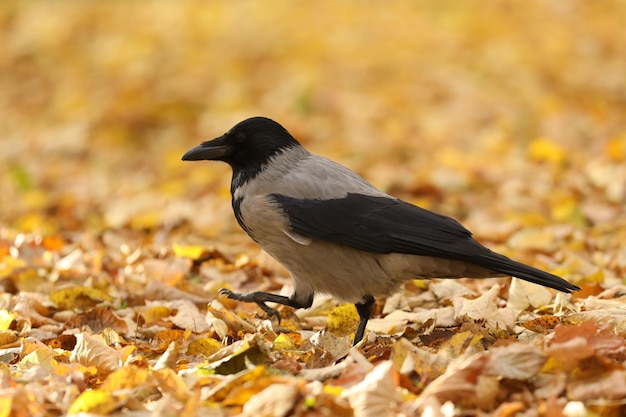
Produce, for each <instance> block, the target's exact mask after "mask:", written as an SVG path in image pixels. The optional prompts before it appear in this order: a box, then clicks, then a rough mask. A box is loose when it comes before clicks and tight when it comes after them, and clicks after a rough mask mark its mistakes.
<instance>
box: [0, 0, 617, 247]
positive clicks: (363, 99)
mask: <svg viewBox="0 0 626 417" xmlns="http://www.w3.org/2000/svg"><path fill="white" fill-rule="evenodd" d="M625 21H626V2H623V1H597V2H587V1H568V2H550V1H538V0H534V1H526V2H515V1H493V2H480V1H468V2H441V1H438V0H425V1H393V2H382V1H365V2H363V1H338V2H287V1H278V0H270V1H262V2H261V1H242V2H230V1H211V2H205V1H189V0H184V1H176V2H173V1H172V2H165V1H162V2H147V1H128V2H122V1H117V2H95V1H93V2H89V1H54V2H16V1H5V2H2V3H1V4H0V45H2V47H1V48H0V72H1V76H0V146H1V149H2V152H1V153H0V201H1V203H0V221H1V223H0V226H1V227H4V228H5V230H7V229H11V230H18V231H38V232H41V233H48V232H55V231H60V230H83V229H94V230H99V229H101V228H106V227H125V226H131V227H138V228H143V227H147V228H153V227H160V226H162V225H176V224H180V223H181V222H189V223H190V224H191V225H192V226H194V227H195V228H196V230H197V231H198V232H199V233H202V234H207V235H210V236H216V235H218V234H220V233H229V232H231V231H234V230H236V229H237V227H236V224H235V222H234V219H233V217H232V214H231V211H230V205H229V203H228V197H229V196H228V185H229V181H230V172H229V170H228V168H227V167H226V166H221V165H219V164H209V163H183V162H181V161H180V156H181V155H182V153H183V152H184V151H185V150H187V149H188V148H189V147H191V146H194V145H195V144H197V143H199V142H200V141H203V140H208V139H211V138H213V137H215V136H218V135H220V134H222V133H223V132H224V131H226V130H227V129H229V128H230V127H231V126H232V125H233V124H234V123H236V122H238V121H240V120H242V119H244V118H246V117H250V116H255V115H263V116H267V117H271V118H273V119H275V120H277V121H278V122H280V123H282V124H283V125H284V126H285V127H286V128H287V129H288V130H290V131H291V132H292V134H294V136H296V138H298V139H299V140H301V141H302V142H303V143H304V144H305V145H306V146H307V147H308V148H309V149H310V150H312V151H314V152H316V153H320V154H323V155H325V156H328V157H330V158H332V159H335V160H338V161H339V162H342V163H343V164H345V165H347V166H349V167H350V168H352V169H354V170H356V171H357V172H359V173H361V174H362V175H364V176H365V177H366V178H367V179H369V180H370V181H371V182H373V183H374V184H375V185H377V186H379V187H381V188H383V189H385V190H387V191H389V192H391V193H394V194H395V195H398V196H400V197H403V198H406V199H408V200H410V201H413V202H415V203H419V204H421V205H424V206H426V207H429V208H433V209H437V210H439V211H443V212H445V213H447V214H449V215H454V216H456V217H458V218H461V219H465V220H467V221H468V222H469V225H470V226H472V227H473V228H474V229H476V228H477V229H478V230H477V231H478V232H481V230H484V231H485V232H487V231H489V230H490V229H489V227H488V222H486V220H488V219H492V218H497V219H499V220H498V221H499V222H513V223H514V224H521V223H524V224H542V223H548V222H563V223H570V224H574V225H576V226H577V227H584V226H588V225H590V224H591V225H593V224H599V223H602V222H612V221H615V220H616V219H619V218H621V217H622V214H623V202H624V200H623V199H624V197H625V195H626V191H625V190H626V173H625V171H624V170H625V169H624V162H625V160H626V126H625V120H626V119H625V116H624V115H625V114H626V76H625V75H626V31H625V30H624V22H625ZM527 213H533V215H532V216H529V215H528V214H527ZM515 222H517V223H515Z"/></svg>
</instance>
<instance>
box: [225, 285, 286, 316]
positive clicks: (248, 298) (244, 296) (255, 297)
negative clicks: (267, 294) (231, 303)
mask: <svg viewBox="0 0 626 417" xmlns="http://www.w3.org/2000/svg"><path fill="white" fill-rule="evenodd" d="M219 294H220V295H223V296H224V297H227V298H230V299H231V300H237V301H245V302H252V303H255V304H256V305H258V306H259V307H261V309H262V310H263V311H265V314H267V315H268V317H269V318H270V319H271V318H272V317H276V320H277V321H278V323H279V324H280V321H281V317H280V313H279V312H278V311H277V310H275V309H273V308H271V307H268V305H267V304H265V300H264V299H263V297H260V296H259V294H263V293H256V292H251V293H236V292H233V291H231V290H229V289H228V288H220V290H219Z"/></svg>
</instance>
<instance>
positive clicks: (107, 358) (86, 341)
mask: <svg viewBox="0 0 626 417" xmlns="http://www.w3.org/2000/svg"><path fill="white" fill-rule="evenodd" d="M70 360H71V361H75V362H79V363H81V364H83V365H85V366H95V367H96V368H97V369H98V372H100V373H102V374H105V375H107V374H110V373H111V372H113V371H115V370H116V369H118V368H119V367H120V363H121V355H120V354H119V352H118V351H116V350H115V349H113V348H111V347H109V346H107V345H106V344H105V343H104V341H103V340H102V338H101V337H100V336H97V335H92V334H90V333H78V334H77V335H76V345H75V346H74V350H72V353H71V355H70Z"/></svg>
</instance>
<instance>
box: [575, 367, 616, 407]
mask: <svg viewBox="0 0 626 417" xmlns="http://www.w3.org/2000/svg"><path fill="white" fill-rule="evenodd" d="M567 396H568V398H570V399H572V400H574V401H590V400H592V401H597V400H622V401H623V400H624V398H626V371H624V370H623V369H616V370H613V371H609V372H603V373H599V374H595V375H592V376H590V377H583V378H577V379H575V380H573V381H571V382H570V383H569V384H567Z"/></svg>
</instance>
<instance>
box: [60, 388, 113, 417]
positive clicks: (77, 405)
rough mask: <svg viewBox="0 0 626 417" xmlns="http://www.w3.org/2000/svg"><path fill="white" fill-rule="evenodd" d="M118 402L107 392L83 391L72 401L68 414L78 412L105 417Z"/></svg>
mask: <svg viewBox="0 0 626 417" xmlns="http://www.w3.org/2000/svg"><path fill="white" fill-rule="evenodd" d="M118 405H119V402H118V401H116V399H115V398H114V397H113V394H111V393H110V392H108V391H104V390H101V389H96V390H90V391H85V392H83V393H82V394H80V395H79V396H78V398H76V400H74V402H73V403H72V405H71V406H70V408H69V410H68V414H77V413H80V412H85V413H93V414H100V415H106V414H109V413H110V412H111V411H113V410H115V409H116V408H117V407H118Z"/></svg>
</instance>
